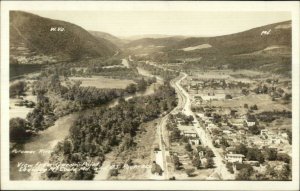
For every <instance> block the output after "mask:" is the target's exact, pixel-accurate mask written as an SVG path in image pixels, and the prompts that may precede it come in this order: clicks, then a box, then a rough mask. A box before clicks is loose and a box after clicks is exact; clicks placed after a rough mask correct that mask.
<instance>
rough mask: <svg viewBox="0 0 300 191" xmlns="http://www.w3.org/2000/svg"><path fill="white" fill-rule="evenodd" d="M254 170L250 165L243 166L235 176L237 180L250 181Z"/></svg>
mask: <svg viewBox="0 0 300 191" xmlns="http://www.w3.org/2000/svg"><path fill="white" fill-rule="evenodd" d="M253 172H254V170H253V167H252V166H251V165H245V167H244V168H242V169H241V170H240V171H239V173H238V174H237V177H236V179H237V180H250V177H251V175H252V174H253Z"/></svg>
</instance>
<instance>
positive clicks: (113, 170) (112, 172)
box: [109, 168, 119, 176]
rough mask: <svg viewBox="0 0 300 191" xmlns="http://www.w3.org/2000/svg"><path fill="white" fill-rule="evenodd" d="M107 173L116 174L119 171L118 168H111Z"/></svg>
mask: <svg viewBox="0 0 300 191" xmlns="http://www.w3.org/2000/svg"><path fill="white" fill-rule="evenodd" d="M109 174H110V176H118V175H119V171H118V169H115V168H114V169H111V170H110V171H109Z"/></svg>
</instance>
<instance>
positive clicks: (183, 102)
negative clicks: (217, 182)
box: [147, 62, 234, 180]
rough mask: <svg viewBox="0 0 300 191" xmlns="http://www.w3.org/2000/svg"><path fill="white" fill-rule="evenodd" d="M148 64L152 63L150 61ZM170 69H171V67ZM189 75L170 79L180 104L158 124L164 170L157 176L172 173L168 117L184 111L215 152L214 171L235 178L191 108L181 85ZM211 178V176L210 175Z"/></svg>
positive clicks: (201, 137) (200, 136) (203, 140)
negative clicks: (168, 159)
mask: <svg viewBox="0 0 300 191" xmlns="http://www.w3.org/2000/svg"><path fill="white" fill-rule="evenodd" d="M147 64H150V63H149V62H148V63H147ZM151 65H152V66H156V67H158V68H160V69H164V70H166V69H165V68H163V67H161V66H158V65H156V64H153V63H152V64H151ZM169 70H170V69H169ZM186 77H187V74H186V73H183V72H181V73H180V75H179V76H178V77H176V78H175V79H173V80H171V81H170V85H171V86H172V87H173V88H174V89H175V91H176V94H177V96H178V104H177V106H176V107H175V108H174V109H173V110H172V111H171V112H170V113H169V114H167V115H165V116H164V117H162V118H161V119H160V121H159V122H158V124H157V132H158V137H159V147H160V150H161V152H159V153H157V154H156V158H158V161H159V165H160V166H161V167H162V169H163V170H164V173H163V177H160V178H159V177H157V179H162V178H164V179H169V178H170V176H171V174H170V171H169V168H168V162H167V158H170V153H169V151H167V150H169V149H168V148H166V143H167V144H168V142H167V141H166V140H167V136H168V135H166V134H165V133H164V131H165V130H166V125H167V119H168V117H169V115H170V114H175V113H178V112H183V113H184V114H186V115H188V116H189V115H191V116H193V118H194V125H193V126H194V128H195V131H196V133H197V135H198V137H199V138H200V140H201V143H202V144H203V145H204V146H208V147H209V148H210V149H211V150H212V151H213V152H214V154H215V157H214V162H215V170H214V173H217V174H218V176H219V177H220V178H221V180H233V179H234V175H233V174H231V173H230V172H228V170H227V168H226V165H225V163H224V162H223V157H222V156H221V154H220V153H219V151H218V150H217V149H216V148H215V147H214V146H213V144H212V140H211V138H210V137H209V135H207V133H206V132H205V130H204V128H203V127H201V126H200V123H199V121H198V120H197V118H196V115H195V114H194V112H192V110H191V100H190V96H189V94H188V93H187V92H186V91H185V90H184V89H183V87H182V86H181V85H180V83H181V81H182V80H184V79H185V78H186ZM208 178H209V177H208Z"/></svg>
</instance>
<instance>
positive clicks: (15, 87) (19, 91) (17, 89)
mask: <svg viewBox="0 0 300 191" xmlns="http://www.w3.org/2000/svg"><path fill="white" fill-rule="evenodd" d="M25 91H26V82H24V81H18V82H16V83H14V84H12V85H10V87H9V97H15V96H21V95H23V94H24V92H25Z"/></svg>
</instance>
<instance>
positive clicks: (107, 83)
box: [69, 76, 134, 89]
mask: <svg viewBox="0 0 300 191" xmlns="http://www.w3.org/2000/svg"><path fill="white" fill-rule="evenodd" d="M69 79H70V80H80V81H81V82H82V84H81V86H82V87H96V88H100V89H101V88H111V89H113V88H117V89H125V88H126V86H128V85H129V84H131V83H134V81H133V80H120V79H112V78H106V77H103V76H92V77H91V78H85V77H70V78H69Z"/></svg>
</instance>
